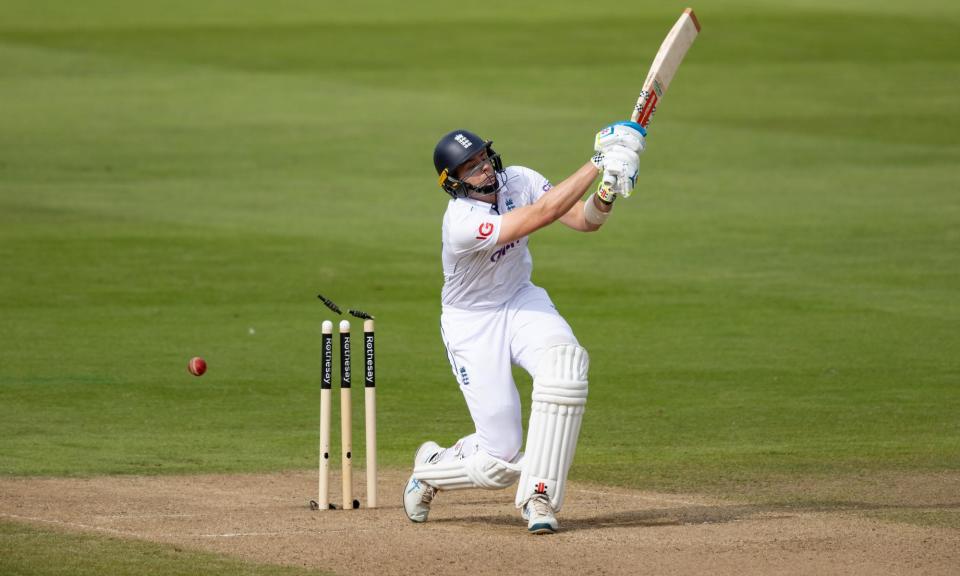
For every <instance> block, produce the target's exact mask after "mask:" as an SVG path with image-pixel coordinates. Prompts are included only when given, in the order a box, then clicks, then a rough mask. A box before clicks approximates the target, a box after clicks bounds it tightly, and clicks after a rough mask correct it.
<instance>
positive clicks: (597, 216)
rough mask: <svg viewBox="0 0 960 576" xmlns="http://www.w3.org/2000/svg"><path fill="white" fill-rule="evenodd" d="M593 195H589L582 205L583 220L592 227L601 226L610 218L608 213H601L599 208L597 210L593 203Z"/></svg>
mask: <svg viewBox="0 0 960 576" xmlns="http://www.w3.org/2000/svg"><path fill="white" fill-rule="evenodd" d="M594 195H595V194H591V195H590V196H589V197H588V198H587V201H586V202H585V203H584V207H583V219H584V220H586V221H587V222H589V223H590V224H593V225H594V226H603V223H604V222H606V221H607V218H609V217H610V213H609V212H602V211H601V210H600V209H599V208H597V204H596V202H594V201H593V197H594ZM612 207H613V206H611V208H612Z"/></svg>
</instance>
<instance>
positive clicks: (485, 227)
mask: <svg viewBox="0 0 960 576" xmlns="http://www.w3.org/2000/svg"><path fill="white" fill-rule="evenodd" d="M502 221H503V217H502V216H499V215H496V214H480V213H478V212H475V211H470V212H466V213H463V214H460V215H458V216H456V217H453V218H451V219H450V222H449V224H450V227H449V232H448V234H449V238H448V240H449V243H450V249H451V250H452V251H453V253H454V254H458V255H459V254H467V253H469V252H475V251H477V250H484V249H486V248H493V247H495V246H496V245H497V239H498V238H500V228H501V224H502Z"/></svg>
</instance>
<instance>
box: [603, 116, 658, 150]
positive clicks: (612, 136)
mask: <svg viewBox="0 0 960 576" xmlns="http://www.w3.org/2000/svg"><path fill="white" fill-rule="evenodd" d="M646 136H647V131H646V130H645V129H644V127H643V126H641V125H639V124H637V123H636V122H614V123H613V124H610V125H609V126H604V127H603V129H602V130H600V131H599V132H597V135H596V137H594V139H593V149H594V151H596V152H600V153H601V154H604V153H606V151H607V150H609V149H611V148H613V147H614V146H624V147H626V148H629V149H630V150H633V151H634V152H635V153H636V154H637V155H639V154H642V153H643V148H644V146H645V145H646Z"/></svg>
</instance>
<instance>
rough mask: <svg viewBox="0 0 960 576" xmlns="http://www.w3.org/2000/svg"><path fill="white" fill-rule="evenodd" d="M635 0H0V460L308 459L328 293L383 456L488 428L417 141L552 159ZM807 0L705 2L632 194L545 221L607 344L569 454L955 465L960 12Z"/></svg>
mask: <svg viewBox="0 0 960 576" xmlns="http://www.w3.org/2000/svg"><path fill="white" fill-rule="evenodd" d="M650 4H651V5H650V6H634V7H629V8H627V7H625V6H624V5H623V4H622V3H620V2H614V1H606V0H604V1H600V2H590V3H542V4H541V3H532V2H520V3H517V2H481V3H472V4H470V5H465V6H463V7H454V6H452V5H451V4H450V3H446V2H439V1H431V2H422V3H421V2H418V3H410V5H409V6H407V5H404V8H403V10H399V9H398V8H396V7H395V4H394V3H391V2H387V1H385V0H377V1H376V2H373V1H367V2H359V3H351V4H350V6H351V7H350V8H344V7H343V6H345V5H344V4H343V3H332V2H322V3H321V2H307V1H305V0H304V1H300V2H294V1H281V2H275V3H270V4H269V6H270V7H269V8H268V7H267V4H266V3H260V2H255V1H253V0H243V1H242V2H226V1H220V2H214V1H209V2H186V1H178V2H168V3H163V6H162V7H152V8H150V7H139V8H134V7H132V6H130V5H128V4H126V3H118V2H113V1H109V0H95V1H90V2H84V3H83V8H82V9H81V8H80V5H76V6H75V5H73V4H71V3H67V2H59V3H58V2H37V1H32V2H26V1H23V0H9V1H8V2H5V7H4V17H3V18H2V20H0V262H2V273H0V320H2V325H3V328H2V330H0V474H3V475H16V476H29V475H53V476H90V475H101V474H184V473H201V472H231V471H272V470H289V469H307V468H312V467H314V466H315V465H316V459H317V455H316V449H317V432H316V426H317V412H318V411H317V402H316V400H317V397H318V369H319V342H320V334H319V332H320V322H321V321H322V320H323V319H324V318H327V317H329V314H327V313H326V310H325V309H324V308H323V307H322V305H321V304H320V303H319V302H318V301H317V300H316V293H317V292H320V291H322V292H323V293H324V294H325V295H327V296H329V297H331V298H333V299H334V300H336V301H338V302H339V303H340V304H341V305H342V306H344V308H346V307H359V308H363V309H366V310H368V311H370V312H372V313H374V314H375V315H376V316H377V320H378V325H377V326H378V342H377V344H378V368H379V376H380V378H379V384H380V388H379V397H378V401H379V402H378V403H379V409H380V413H379V416H380V418H379V428H380V456H381V465H382V466H386V467H400V466H408V465H409V460H410V456H411V453H412V450H413V449H414V448H415V447H416V446H417V445H418V444H419V442H421V441H422V440H425V439H427V438H433V439H436V440H437V441H439V442H441V443H449V442H451V441H453V440H455V439H456V438H457V437H458V436H459V435H461V434H463V433H466V432H469V431H470V420H469V416H468V414H467V411H466V408H465V406H464V403H463V401H462V398H461V396H460V393H459V391H458V389H457V386H456V383H455V381H454V379H453V377H452V375H451V373H450V369H449V367H448V365H447V360H446V355H445V353H444V349H443V346H442V344H441V341H440V338H439V333H438V332H439V330H438V322H439V290H440V286H441V282H442V276H441V272H440V262H439V256H440V238H439V227H440V217H441V215H442V213H443V210H444V208H445V204H446V200H445V195H444V194H443V193H442V192H441V191H440V189H439V188H438V187H437V185H436V178H435V173H434V171H433V166H432V163H431V154H432V147H433V144H434V143H435V141H436V140H437V138H438V137H439V136H441V135H442V134H443V133H445V132H446V131H448V130H450V129H453V128H457V127H466V128H470V129H472V130H475V131H477V132H479V133H481V134H482V135H484V136H485V137H488V138H492V139H493V140H495V142H496V147H497V150H498V151H499V152H500V153H501V154H502V156H503V157H504V159H505V161H506V163H507V164H520V165H525V166H529V167H532V168H535V169H537V170H539V171H540V172H542V173H543V174H545V175H546V176H547V177H549V178H550V179H552V180H553V181H554V182H556V181H559V180H561V179H562V178H563V177H565V176H566V175H567V174H569V173H570V172H572V171H573V170H575V169H576V168H577V167H579V166H580V165H581V164H582V163H583V162H584V161H585V160H586V159H587V158H588V157H589V156H590V154H591V153H592V139H593V135H594V133H595V132H596V130H598V129H599V128H601V127H602V126H603V125H604V124H606V123H608V122H611V121H615V120H620V119H623V118H624V117H626V116H627V115H628V113H629V111H630V108H631V106H632V104H633V101H634V100H635V98H636V95H637V91H638V90H639V88H640V84H641V83H642V81H643V76H644V75H645V73H646V69H647V67H648V66H649V64H650V60H651V59H652V57H653V54H654V53H655V51H656V49H657V47H658V46H659V44H660V41H661V40H662V38H663V35H664V34H665V33H666V31H667V29H668V28H669V26H670V25H671V24H672V22H673V20H674V19H675V18H676V16H677V15H678V14H679V12H680V11H681V9H682V8H683V6H684V5H685V4H682V3H676V2H666V3H664V2H659V3H650ZM791 5H792V6H793V7H792V8H784V7H782V6H780V3H777V2H772V1H760V0H756V1H750V0H742V1H738V2H733V1H731V2H711V3H710V4H708V5H704V6H695V8H696V9H697V13H698V16H699V18H700V22H701V23H702V25H703V33H702V34H701V37H700V38H699V39H698V40H697V43H696V44H695V45H694V47H693V48H692V49H691V52H690V53H689V55H688V58H687V60H686V62H685V63H684V64H683V66H682V67H681V68H680V71H679V73H678V75H677V77H676V79H675V80H674V83H673V84H672V85H671V87H670V92H669V93H668V95H667V97H666V98H665V99H664V101H663V103H662V105H661V107H660V110H659V112H658V113H657V116H656V117H655V119H654V120H653V122H652V123H651V126H650V135H649V138H648V141H647V142H648V150H647V152H646V153H645V154H644V156H643V158H642V159H641V174H640V180H639V181H640V184H639V190H638V192H637V193H636V194H635V195H634V196H633V197H632V198H630V199H629V200H626V201H620V202H618V203H617V206H616V210H615V214H614V215H613V217H612V218H611V220H610V221H609V223H608V225H607V226H606V227H605V228H604V229H603V230H602V232H600V233H598V234H593V235H584V234H578V233H575V232H572V231H570V230H567V229H561V228H560V227H559V225H558V226H555V227H552V228H550V229H547V230H544V231H541V232H539V233H537V234H536V235H535V236H534V237H533V240H532V243H531V249H532V251H533V255H534V264H535V266H534V282H536V283H538V284H540V285H542V286H544V287H546V288H547V289H548V290H549V291H550V293H551V295H552V296H553V299H554V301H555V303H556V304H557V306H558V307H559V308H560V310H561V312H562V313H563V314H564V316H565V317H566V318H567V319H568V320H569V322H570V323H571V325H572V326H573V328H574V330H575V331H576V333H577V335H578V337H579V339H580V341H581V343H582V344H583V345H584V346H585V347H586V348H587V349H588V350H589V351H590V353H591V358H592V369H591V394H590V402H589V405H588V410H587V415H586V418H585V421H584V424H583V436H582V438H581V443H580V446H579V448H578V454H577V461H576V463H575V465H574V468H573V471H572V475H573V478H574V479H578V480H591V481H596V482H600V483H610V484H617V485H622V486H628V487H636V488H654V489H664V490H691V491H704V490H721V491H722V490H726V489H728V488H729V487H731V486H736V485H738V484H740V483H744V482H747V483H749V482H754V481H762V480H764V479H766V478H769V477H771V476H774V475H775V476H784V475H787V476H796V477H804V476H831V477H832V476H842V475H844V474H864V473H866V474H871V473H874V472H883V473H887V472H909V473H915V472H920V473H922V472H927V471H957V470H958V469H960V418H958V415H960V331H958V326H960V168H958V167H960V144H958V137H957V134H958V133H960V98H958V97H957V94H958V92H960V36H958V35H957V34H956V28H957V25H958V24H960V8H958V7H957V5H956V4H955V3H952V2H947V1H945V0H944V1H940V2H935V1H923V2H913V3H911V4H910V5H909V6H906V5H903V3H901V2H893V1H888V0H883V1H879V2H865V1H851V2H840V3H837V2H827V1H816V0H806V1H804V2H798V3H791ZM197 355H199V356H203V357H205V358H206V359H207V361H208V363H209V372H208V373H207V374H206V375H205V376H203V377H202V378H199V379H198V378H195V377H193V376H191V375H190V374H188V373H187V370H186V364H187V361H188V360H189V358H190V357H191V356H197ZM518 380H519V381H520V384H521V388H522V395H523V396H524V398H525V399H526V398H528V397H529V379H528V378H527V377H526V375H521V374H519V373H518ZM528 404H529V402H527V401H526V400H525V405H528ZM355 412H356V415H355V421H357V422H359V418H360V416H361V415H362V405H360V403H359V402H355ZM357 434H358V436H357V438H358V439H357V440H355V442H354V445H355V447H356V451H357V454H356V456H355V460H356V461H357V462H358V463H360V462H362V461H363V447H362V442H361V441H360V440H359V439H360V438H362V436H360V435H359V430H358V432H357ZM4 530H5V531H4V532H3V533H2V534H0V538H7V537H8V533H9V530H7V529H4ZM11 530H12V529H11ZM39 537H40V536H34V538H39ZM7 541H11V542H12V541H14V540H10V539H9V538H7ZM15 541H16V542H20V543H21V544H17V546H21V545H22V546H27V545H26V544H22V542H23V539H19V540H15ZM24 553H25V554H27V553H28V552H24ZM222 569H223V570H224V573H226V572H228V571H229V568H222ZM211 570H213V569H211ZM168 573H173V572H170V571H168Z"/></svg>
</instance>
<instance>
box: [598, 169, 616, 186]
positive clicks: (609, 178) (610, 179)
mask: <svg viewBox="0 0 960 576" xmlns="http://www.w3.org/2000/svg"><path fill="white" fill-rule="evenodd" d="M616 183H617V176H616V175H615V174H611V173H609V172H607V171H606V170H604V171H603V181H602V182H601V183H600V188H602V189H603V190H605V191H606V190H610V188H612V187H613V185H614V184H616Z"/></svg>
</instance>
